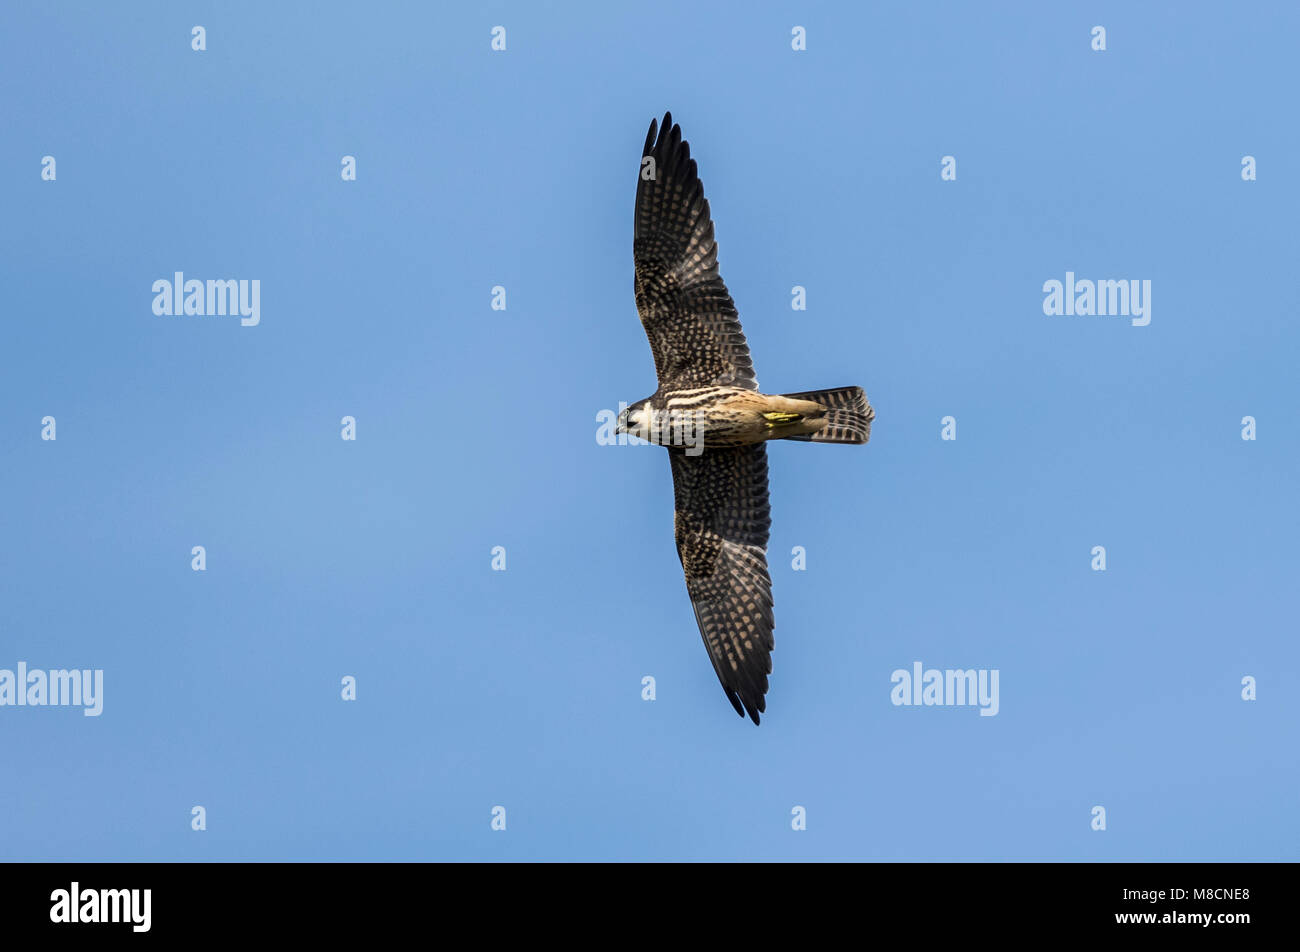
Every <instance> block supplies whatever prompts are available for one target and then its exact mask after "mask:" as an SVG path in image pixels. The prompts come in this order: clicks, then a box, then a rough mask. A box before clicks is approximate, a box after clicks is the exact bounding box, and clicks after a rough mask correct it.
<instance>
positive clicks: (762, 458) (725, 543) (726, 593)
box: [668, 443, 773, 724]
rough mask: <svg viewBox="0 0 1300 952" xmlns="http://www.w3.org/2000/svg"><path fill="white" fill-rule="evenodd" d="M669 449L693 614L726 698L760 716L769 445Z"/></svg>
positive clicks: (765, 664) (766, 664)
mask: <svg viewBox="0 0 1300 952" xmlns="http://www.w3.org/2000/svg"><path fill="white" fill-rule="evenodd" d="M668 456H669V459H671V460H672V466H673V497H674V499H675V501H676V507H677V515H676V518H675V520H674V530H675V534H676V536H677V554H678V556H680V557H681V560H682V569H683V570H684V571H685V572H686V591H687V592H689V593H690V596H691V602H692V603H693V604H694V606H695V620H696V621H697V622H698V623H699V625H700V634H701V635H703V636H704V645H705V647H706V648H708V650H709V659H710V660H711V661H712V662H713V670H714V671H716V672H717V674H718V680H719V681H721V682H722V689H723V691H725V692H726V694H727V699H728V700H730V701H731V704H732V707H734V708H735V709H736V713H737V714H739V715H741V716H742V717H744V715H745V713H746V712H748V714H749V716H750V717H751V718H753V721H754V723H755V724H757V723H758V715H759V714H760V713H761V712H762V711H764V710H766V709H767V702H766V701H765V700H764V699H763V695H765V694H766V693H767V676H768V675H769V674H771V673H772V647H773V640H772V579H771V576H769V575H768V574H767V531H768V528H769V527H770V526H771V524H772V520H771V518H770V514H769V510H768V504H767V448H766V446H765V445H764V444H762V443H754V444H750V445H748V446H737V447H729V448H725V449H706V450H705V451H704V452H703V453H702V454H700V455H699V456H687V455H686V453H685V451H683V450H678V449H674V450H669V453H668ZM742 705H743V710H742Z"/></svg>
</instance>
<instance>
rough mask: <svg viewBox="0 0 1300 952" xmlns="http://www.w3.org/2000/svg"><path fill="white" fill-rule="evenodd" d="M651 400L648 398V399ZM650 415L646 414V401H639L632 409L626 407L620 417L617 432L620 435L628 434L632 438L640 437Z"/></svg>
mask: <svg viewBox="0 0 1300 952" xmlns="http://www.w3.org/2000/svg"><path fill="white" fill-rule="evenodd" d="M646 399H647V400H648V399H649V398H648V397H647V398H646ZM648 417H649V414H648V413H647V412H646V400H638V401H637V402H636V403H634V404H632V405H631V406H630V407H625V408H624V409H623V410H622V411H621V412H620V413H619V415H618V423H617V424H616V426H615V430H616V431H617V432H619V433H628V434H630V435H632V436H640V434H641V432H642V431H643V430H644V428H645V425H646V423H647V422H648Z"/></svg>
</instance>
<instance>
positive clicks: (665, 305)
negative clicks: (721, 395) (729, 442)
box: [632, 113, 758, 390]
mask: <svg viewBox="0 0 1300 952" xmlns="http://www.w3.org/2000/svg"><path fill="white" fill-rule="evenodd" d="M647 156H649V157H651V158H652V159H653V161H652V162H647V161H646V157H647ZM632 259H633V261H634V262H635V264H636V309H637V311H639V312H640V314H641V323H642V324H643V325H644V326H645V332H646V336H647V337H649V338H650V350H651V351H652V352H653V353H654V358H655V371H656V372H657V373H658V375H659V386H660V389H662V390H686V389H690V388H692V387H705V386H710V385H715V384H718V385H724V386H733V387H747V388H749V389H750V390H757V389H758V381H757V380H755V379H754V364H753V362H752V361H751V360H750V358H749V345H748V344H746V343H745V335H744V333H742V332H741V329H740V321H739V319H738V318H737V316H736V305H735V304H733V303H732V300H731V295H730V294H728V293H727V286H726V285H725V284H723V283H722V278H721V277H719V276H718V244H717V242H716V241H714V240H713V220H712V219H711V218H710V217H709V203H708V200H707V199H705V197H704V186H703V185H702V184H701V183H700V177H699V175H697V174H696V169H695V160H694V159H692V158H691V149H690V146H689V145H688V144H687V143H686V142H684V141H682V129H681V126H677V125H673V117H672V113H665V114H664V124H663V128H662V129H661V130H660V132H659V138H658V140H656V139H655V122H654V120H651V122H650V132H649V134H648V135H647V136H646V140H645V148H644V149H643V150H642V153H641V172H640V177H639V178H638V179H637V186H636V228H635V232H634V234H633V240H632Z"/></svg>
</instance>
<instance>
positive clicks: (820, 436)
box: [782, 387, 876, 443]
mask: <svg viewBox="0 0 1300 952" xmlns="http://www.w3.org/2000/svg"><path fill="white" fill-rule="evenodd" d="M782 396H783V397H789V398H790V399H791V400H811V401H812V402H813V403H820V404H821V405H822V406H824V407H825V408H826V425H825V426H823V427H822V428H821V429H820V430H818V431H817V432H816V433H809V434H807V435H804V436H787V437H786V439H788V440H803V441H805V442H810V443H865V442H867V440H869V439H871V421H872V420H874V419H875V418H876V411H875V410H874V409H872V406H871V404H870V403H868V402H867V395H866V394H865V393H863V391H862V388H861V387H836V388H834V389H832V390H810V391H808V392H807V393H784V394H782Z"/></svg>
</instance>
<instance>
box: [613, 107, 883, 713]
mask: <svg viewBox="0 0 1300 952" xmlns="http://www.w3.org/2000/svg"><path fill="white" fill-rule="evenodd" d="M632 260H633V263H634V265H635V270H636V282H635V286H636V308H637V311H638V313H639V314H640V316H641V324H642V325H643V326H644V327H645V332H646V336H647V337H648V338H649V339H650V351H651V353H652V354H653V355H654V362H655V372H656V374H657V375H658V378H659V389H658V390H656V391H655V392H654V393H653V394H652V395H651V396H649V397H646V398H645V399H644V400H640V401H638V402H636V403H634V404H632V405H631V406H629V407H627V408H626V409H625V410H622V411H621V412H620V413H619V416H618V422H617V424H616V429H617V431H618V432H620V433H627V434H629V435H631V436H636V437H640V438H642V439H645V440H647V441H649V442H651V443H656V444H658V445H660V446H664V447H666V448H667V450H668V460H669V463H670V465H671V467H672V473H673V499H674V505H675V508H676V515H675V518H674V520H673V532H674V535H675V537H676V541H677V555H678V557H679V558H680V559H681V562H682V570H683V571H684V572H685V574H686V591H687V594H689V595H690V598H691V604H692V605H693V606H694V608H695V620H696V622H697V623H698V625H699V628H700V634H701V635H702V636H703V638H704V646H705V648H707V649H708V652H709V660H710V661H711V662H712V663H713V670H714V671H715V672H716V673H717V675H718V680H719V681H721V682H722V690H723V691H724V692H725V693H726V695H727V700H729V701H730V702H731V706H732V707H734V708H735V709H736V713H737V714H739V715H740V716H741V717H742V718H743V717H744V716H745V715H746V714H748V715H749V717H750V718H751V719H752V720H753V722H754V723H755V724H758V723H759V715H760V714H762V713H763V712H764V711H766V710H767V702H766V700H765V696H766V694H767V676H768V675H769V674H771V673H772V649H773V646H774V642H773V640H772V629H773V619H772V578H771V576H770V575H769V574H768V571H767V538H768V529H769V528H770V527H771V518H770V510H769V508H768V493H767V446H766V444H767V442H768V441H769V440H799V441H803V442H811V443H866V442H867V440H868V439H869V438H870V436H871V423H872V420H874V419H875V411H874V410H873V409H872V408H871V404H870V403H868V402H867V397H866V394H865V393H863V391H862V388H861V387H836V388H834V389H831V390H810V391H806V392H801V393H786V394H779V395H773V394H765V393H760V392H759V389H758V380H757V379H756V378H755V376H754V364H753V361H752V360H751V359H750V356H749V345H748V344H747V343H746V341H745V335H744V333H743V332H742V331H741V328H740V320H739V318H738V316H737V313H736V305H735V304H734V303H733V302H732V300H731V295H730V294H729V293H728V291H727V286H726V285H725V284H723V283H722V277H721V276H720V275H719V273H718V243H717V241H716V240H715V239H714V235H713V219H712V218H711V217H710V215H709V203H708V200H707V199H705V197H704V186H703V185H702V184H701V182H700V177H699V174H698V172H697V169H696V165H695V160H694V159H692V158H691V150H690V146H689V145H688V144H687V143H686V141H685V140H684V139H683V138H682V130H681V127H680V126H678V125H676V124H675V123H674V122H673V118H672V114H671V113H665V114H664V119H663V125H662V126H660V125H658V124H657V123H656V122H655V121H654V120H651V122H650V131H649V133H648V134H647V135H646V140H645V146H644V148H643V149H642V150H641V168H640V173H639V176H638V179H637V186H636V212H635V228H634V232H633V240H632Z"/></svg>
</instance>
